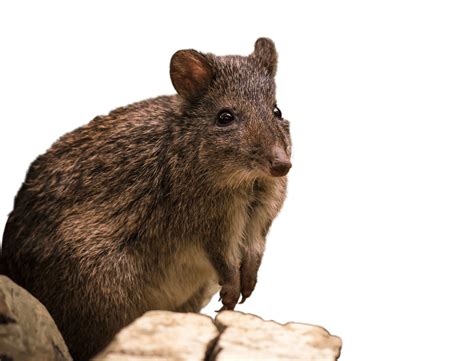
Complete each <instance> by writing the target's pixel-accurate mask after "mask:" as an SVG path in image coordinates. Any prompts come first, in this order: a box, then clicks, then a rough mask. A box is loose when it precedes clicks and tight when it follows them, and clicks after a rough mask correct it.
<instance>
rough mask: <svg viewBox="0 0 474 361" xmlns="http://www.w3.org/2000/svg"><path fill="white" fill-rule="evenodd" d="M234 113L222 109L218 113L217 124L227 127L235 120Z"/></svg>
mask: <svg viewBox="0 0 474 361" xmlns="http://www.w3.org/2000/svg"><path fill="white" fill-rule="evenodd" d="M234 119H235V117H234V114H233V113H232V112H231V111H230V110H227V109H224V110H221V111H220V112H219V114H218V115H217V125H218V126H220V127H226V126H228V125H230V124H232V122H233V121H234Z"/></svg>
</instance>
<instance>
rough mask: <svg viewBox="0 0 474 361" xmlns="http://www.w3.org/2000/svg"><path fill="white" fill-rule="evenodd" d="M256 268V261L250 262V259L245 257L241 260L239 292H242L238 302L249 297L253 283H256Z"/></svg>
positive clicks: (253, 286)
mask: <svg viewBox="0 0 474 361" xmlns="http://www.w3.org/2000/svg"><path fill="white" fill-rule="evenodd" d="M257 269H258V266H257V265H256V262H255V261H254V262H251V261H250V259H248V258H247V259H246V260H244V261H243V262H242V265H241V267H240V292H241V293H242V300H241V301H240V303H244V302H245V300H246V299H247V298H249V297H250V295H251V294H252V292H253V290H254V289H255V285H256V284H257Z"/></svg>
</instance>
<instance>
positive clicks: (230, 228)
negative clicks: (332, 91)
mask: <svg viewBox="0 0 474 361" xmlns="http://www.w3.org/2000/svg"><path fill="white" fill-rule="evenodd" d="M267 41H268V40H267ZM270 45H272V43H271V44H270ZM256 50H257V48H256ZM256 55H258V54H256ZM256 55H255V56H253V57H252V56H250V57H239V56H229V57H215V56H213V55H212V54H208V55H206V59H207V60H206V61H208V62H209V64H210V65H209V66H212V68H211V69H212V79H211V80H209V81H208V84H207V85H206V88H205V91H202V89H198V91H200V92H201V93H199V97H197V96H196V94H194V93H193V94H191V95H189V94H184V95H183V94H182V93H183V92H181V94H178V95H174V96H162V97H157V98H154V99H149V100H145V101H142V102H138V103H135V104H132V105H129V106H127V107H123V108H119V109H116V110H114V111H112V112H111V113H110V114H109V115H107V116H99V117H96V118H95V119H94V120H92V121H91V122H90V123H89V124H87V125H85V126H83V127H81V128H79V129H76V130H75V131H73V132H71V133H68V134H66V135H64V136H63V137H61V138H60V139H59V140H58V141H57V142H56V143H55V144H54V145H53V146H52V147H51V148H50V149H49V150H48V151H47V152H46V153H45V154H43V155H41V156H39V157H38V158H37V159H36V160H35V161H34V162H33V163H32V165H31V166H30V169H29V171H28V173H27V176H26V180H25V182H24V184H23V185H22V187H21V189H20V190H19V192H18V194H17V196H16V198H15V204H14V210H13V211H12V213H11V214H10V216H9V219H8V222H7V225H6V228H5V232H4V236H3V250H2V261H3V262H4V266H5V267H6V273H7V275H9V276H10V277H11V278H12V279H13V280H14V281H15V282H17V283H18V284H20V285H21V286H23V287H25V288H26V289H27V290H28V291H30V292H31V293H32V294H33V295H34V296H36V297H37V298H38V299H39V300H40V301H41V302H43V304H44V305H45V306H46V307H47V309H48V310H49V311H50V313H51V315H52V316H53V318H54V319H55V321H56V323H57V325H58V327H59V329H60V330H61V332H62V334H63V336H64V338H65V340H66V343H67V344H68V346H69V348H70V351H71V354H72V355H73V357H74V358H75V359H77V360H85V359H88V358H89V357H91V356H92V355H93V354H94V353H96V352H98V351H100V349H101V348H102V347H104V346H105V345H106V344H107V343H108V342H110V341H111V339H112V337H113V336H114V334H115V333H116V332H117V331H118V330H119V329H120V328H122V327H123V326H125V325H126V324H128V323H130V322H131V321H133V320H134V319H135V318H137V317H139V316H140V315H141V314H143V313H144V312H146V311H148V310H151V309H161V310H172V311H191V312H198V311H199V310H200V309H201V308H202V307H203V306H204V305H205V303H207V302H208V300H209V299H210V297H211V296H212V295H213V294H214V293H215V292H217V291H218V290H219V287H220V286H222V289H221V296H222V297H223V303H224V308H226V309H232V308H233V307H234V306H235V303H236V302H237V301H238V299H239V296H240V295H241V294H242V296H243V297H244V298H245V297H248V296H250V293H251V292H252V290H253V288H254V286H255V283H256V277H257V271H258V267H259V265H260V261H261V257H262V255H263V250H264V246H265V236H266V233H267V231H268V229H269V227H270V225H271V222H272V220H273V219H274V217H275V216H276V215H277V213H278V211H279V210H280V208H281V206H282V204H283V200H284V198H285V191H286V177H285V176H281V177H272V176H270V175H268V173H265V170H264V167H265V164H264V161H263V160H262V159H264V158H265V157H267V156H268V155H269V154H270V153H271V148H272V147H273V146H274V145H275V144H279V145H280V146H281V147H284V148H285V150H286V151H287V153H289V152H290V151H291V150H290V149H291V148H290V147H291V145H290V140H289V131H288V124H287V123H286V121H280V120H277V119H273V118H272V116H273V114H272V113H271V111H269V112H267V113H265V111H264V109H267V108H271V107H272V106H273V103H274V102H275V100H274V96H275V95H274V90H275V87H274V81H273V76H272V74H271V72H267V71H265V69H267V67H265V59H266V58H263V60H260V58H259V57H257V56H256ZM185 60H186V59H185ZM180 66H181V64H180ZM183 66H187V65H186V64H184V65H183ZM206 66H207V65H206ZM198 70H199V69H198ZM193 71H194V70H193ZM198 72H199V71H198ZM185 75H186V74H185ZM273 75H274V74H273ZM172 79H173V81H174V83H175V82H179V81H180V80H179V79H178V80H176V79H177V78H176V76H175V77H174V78H173V74H172ZM198 80H199V79H198ZM191 81H193V79H191ZM191 85H192V84H191ZM198 85H199V84H198ZM199 86H200V85H199ZM175 87H177V89H178V93H180V84H178V85H177V84H175ZM186 89H190V88H189V86H188V87H186ZM223 107H224V108H232V109H234V110H235V113H236V114H239V115H236V117H237V116H238V119H239V123H238V124H236V125H235V126H234V125H232V126H231V127H216V126H215V114H216V113H217V112H218V111H219V109H222V108H223ZM262 120H264V121H262ZM270 122H271V123H270ZM269 124H270V125H269ZM267 158H268V157H267ZM267 158H265V159H267Z"/></svg>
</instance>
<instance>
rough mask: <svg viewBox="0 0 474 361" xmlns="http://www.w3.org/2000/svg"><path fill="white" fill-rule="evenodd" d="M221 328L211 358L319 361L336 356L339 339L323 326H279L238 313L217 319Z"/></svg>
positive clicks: (291, 324)
mask: <svg viewBox="0 0 474 361" xmlns="http://www.w3.org/2000/svg"><path fill="white" fill-rule="evenodd" d="M216 324H217V327H218V328H219V329H220V330H221V331H222V333H221V336H220V337H219V339H218V341H217V344H216V346H215V348H214V350H213V353H212V355H211V358H210V359H211V360H215V361H230V360H318V361H323V360H324V361H332V360H336V359H337V358H338V357H339V354H340V350H341V344H342V341H341V339H340V338H339V337H337V336H331V335H330V334H329V333H328V332H327V331H326V330H325V329H324V328H322V327H319V326H312V325H306V324H301V323H287V324H285V325H281V324H279V323H276V322H274V321H263V320H262V319H261V318H259V317H257V316H254V315H250V314H243V313H240V312H231V311H224V312H221V313H220V314H219V315H218V316H217V318H216Z"/></svg>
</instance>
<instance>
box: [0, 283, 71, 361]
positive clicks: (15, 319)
mask: <svg viewBox="0 0 474 361" xmlns="http://www.w3.org/2000/svg"><path fill="white" fill-rule="evenodd" d="M0 360H14V361H30V360H31V361H33V360H35V361H37V360H54V361H70V360H71V361H72V358H71V356H70V355H69V351H68V349H67V347H66V344H65V343H64V340H63V338H62V336H61V334H60V333H59V330H58V328H57V327H56V324H55V323H54V321H53V319H52V318H51V316H50V314H49V312H48V311H47V310H46V308H45V307H44V306H43V305H42V304H41V303H40V302H39V301H38V300H37V299H36V298H34V297H33V296H32V295H31V294H29V293H28V292H27V291H26V290H25V289H23V288H21V287H20V286H18V285H17V284H15V283H14V282H13V281H12V280H10V279H9V278H8V277H5V276H0Z"/></svg>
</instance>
